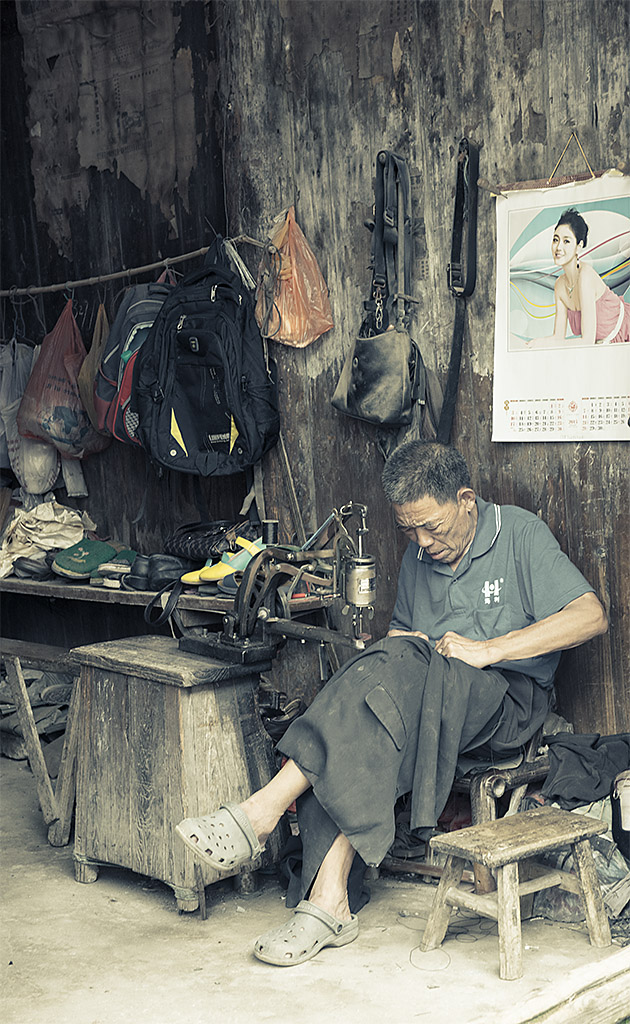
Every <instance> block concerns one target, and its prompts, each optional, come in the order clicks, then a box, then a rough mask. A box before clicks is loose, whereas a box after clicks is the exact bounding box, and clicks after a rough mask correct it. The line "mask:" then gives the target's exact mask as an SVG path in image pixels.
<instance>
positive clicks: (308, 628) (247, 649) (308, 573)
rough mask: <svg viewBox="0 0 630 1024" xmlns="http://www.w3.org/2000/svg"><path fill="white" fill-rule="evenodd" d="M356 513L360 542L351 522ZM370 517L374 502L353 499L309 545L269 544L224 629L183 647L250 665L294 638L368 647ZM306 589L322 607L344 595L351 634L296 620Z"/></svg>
mask: <svg viewBox="0 0 630 1024" xmlns="http://www.w3.org/2000/svg"><path fill="white" fill-rule="evenodd" d="M355 514H356V515H357V516H358V517H359V525H358V527H357V529H356V539H355V538H353V537H352V535H351V534H350V532H349V531H348V529H347V527H346V523H347V522H348V520H349V519H350V518H351V517H352V516H353V515H355ZM366 519H367V508H366V506H365V505H360V504H357V503H355V502H349V503H348V504H346V505H344V506H342V508H340V509H333V510H332V512H331V513H330V515H329V516H328V518H327V519H326V520H325V521H324V522H323V523H322V525H321V526H320V527H319V528H318V529H317V530H316V532H315V533H314V534H313V535H312V536H311V537H310V538H309V539H308V540H307V541H306V543H305V544H303V545H302V547H301V548H292V547H289V546H285V545H280V544H273V543H272V544H268V545H267V546H266V547H265V548H264V549H263V550H262V551H261V552H260V554H258V555H256V556H254V558H252V560H251V561H250V563H249V565H248V566H247V568H246V569H245V570H244V572H243V574H242V579H241V580H240V583H239V585H238V588H237V591H236V596H235V598H234V607H233V610H232V611H230V612H227V613H226V614H225V615H224V616H223V631H222V632H220V633H210V632H209V633H207V634H206V635H205V636H190V635H188V636H185V637H182V638H181V640H180V641H179V647H180V649H181V650H183V651H188V652H189V653H191V654H203V655H206V656H208V657H212V658H216V659H218V660H220V661H228V662H235V663H239V664H243V665H245V664H252V663H254V662H260V661H264V660H267V659H268V658H271V657H273V656H274V655H275V654H276V652H277V651H278V649H279V647H280V646H281V644H282V643H284V641H285V639H286V638H288V637H294V638H297V639H299V640H302V641H306V640H310V641H314V642H315V643H318V644H324V643H338V644H346V645H349V646H350V647H353V648H354V649H355V650H357V651H360V650H363V649H364V647H365V640H366V639H369V634H366V633H365V632H364V627H365V618H366V617H367V618H372V616H373V614H374V598H375V593H376V563H375V560H374V558H373V557H372V555H368V554H366V553H365V537H366V535H367V533H368V528H367V525H366ZM304 589H306V590H307V592H308V593H309V594H311V595H313V596H317V598H318V599H319V601H318V606H319V607H320V608H324V609H326V608H328V607H330V606H331V605H332V604H333V603H334V602H339V601H340V600H343V608H342V615H344V616H346V617H347V621H348V624H349V626H350V631H349V632H348V633H344V632H341V631H337V630H334V629H331V628H329V627H328V626H316V625H310V624H308V623H305V622H300V621H297V620H296V619H293V618H292V616H291V598H292V597H293V596H294V595H296V594H297V593H300V592H301V591H303V590H304Z"/></svg>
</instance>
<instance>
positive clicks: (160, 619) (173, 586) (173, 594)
mask: <svg viewBox="0 0 630 1024" xmlns="http://www.w3.org/2000/svg"><path fill="white" fill-rule="evenodd" d="M183 589H184V584H183V583H182V581H181V580H170V581H169V582H168V583H167V584H166V586H165V587H162V589H161V590H159V591H158V593H157V594H154V595H153V597H152V598H151V600H150V601H149V603H148V605H147V606H146V608H145V609H144V621H145V622H146V623H147V624H148V625H149V626H161V625H163V623H165V622H166V621H167V620H168V619H169V618H170V617H171V615H172V614H173V612H174V610H175V607H176V605H177V602H178V601H179V597H180V594H181V592H182V590H183ZM169 591H170V593H169ZM166 594H168V598H167V600H166V603H165V604H164V607H163V608H162V597H163V596H164V595H166ZM155 608H161V611H160V613H159V615H158V616H157V618H155V619H153V618H151V616H152V614H153V610H154V609H155Z"/></svg>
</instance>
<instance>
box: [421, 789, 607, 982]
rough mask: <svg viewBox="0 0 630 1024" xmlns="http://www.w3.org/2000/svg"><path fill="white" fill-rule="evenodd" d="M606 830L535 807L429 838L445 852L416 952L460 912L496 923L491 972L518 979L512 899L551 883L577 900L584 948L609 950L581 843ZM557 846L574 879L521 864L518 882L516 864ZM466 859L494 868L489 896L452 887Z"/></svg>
mask: <svg viewBox="0 0 630 1024" xmlns="http://www.w3.org/2000/svg"><path fill="white" fill-rule="evenodd" d="M606 830H607V825H606V824H605V823H604V822H602V821H597V820H596V819H594V818H589V817H587V816H586V815H583V814H571V813H570V812H568V811H560V810H556V809H555V808H552V807H540V808H538V809H537V810H534V811H525V812H524V813H523V814H514V815H511V816H509V817H506V818H500V819H499V820H498V821H489V822H486V823H485V824H483V825H474V826H473V827H472V828H463V829H460V830H459V831H457V832H450V833H448V834H445V835H443V836H441V835H440V836H434V837H433V839H431V846H432V848H433V849H435V850H439V851H440V852H441V853H446V854H448V859H447V861H446V865H445V867H444V873H443V875H442V878H441V879H440V884H439V886H438V890H437V892H436V894H435V899H434V901H433V906H432V908H431V913H430V915H429V920H428V922H427V927H426V930H425V932H424V936H423V939H422V942H421V944H420V948H421V949H422V950H423V952H427V951H428V950H430V949H435V948H436V947H437V946H439V945H440V944H441V943H442V941H443V940H444V936H445V935H446V929H447V928H448V922H449V918H450V915H451V907H465V908H467V909H468V910H472V911H474V912H475V913H476V914H480V915H481V916H482V917H490V918H492V919H493V920H495V921H496V922H497V924H498V926H499V974H500V976H501V978H503V980H504V981H512V980H514V979H516V978H520V977H521V976H522V974H523V969H522V964H521V908H520V897H521V896H527V895H528V894H530V893H535V892H538V891H539V890H541V889H550V888H552V887H553V886H556V885H557V886H559V887H560V888H561V889H567V890H568V891H569V892H576V893H579V894H581V895H582V897H583V899H584V904H585V908H586V923H587V926H588V932H589V936H590V940H591V945H593V946H609V945H610V944H611V938H610V927H609V924H608V918H607V916H606V913H605V911H604V905H603V903H602V898H601V893H600V889H599V883H598V880H597V874H596V872H595V864H594V863H593V855H592V852H591V845H590V842H589V837H590V836H595V835H598V834H599V833H601V832H606ZM561 846H570V847H571V850H572V853H573V856H574V860H575V864H576V866H577V870H578V875H577V876H576V875H574V874H572V873H571V872H569V871H560V870H555V869H554V870H552V869H550V868H549V867H548V866H545V865H542V864H535V863H531V862H529V863H528V864H527V865H526V874H527V875H529V876H530V877H529V878H528V879H527V881H523V882H521V883H520V884H519V862H520V861H524V860H527V859H528V858H531V857H535V856H536V855H537V854H541V853H547V852H548V851H550V850H556V849H558V847H561ZM467 860H470V861H473V862H474V863H479V864H484V865H485V866H486V867H488V868H494V869H496V871H497V892H493V893H488V894H487V895H484V896H480V895H478V894H476V893H474V892H470V891H468V890H467V889H460V888H458V887H459V883H460V881H461V877H462V872H463V869H464V864H465V862H466V861H467ZM524 867H525V865H524ZM531 876H534V877H531Z"/></svg>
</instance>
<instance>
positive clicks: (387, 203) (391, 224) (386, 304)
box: [365, 149, 413, 333]
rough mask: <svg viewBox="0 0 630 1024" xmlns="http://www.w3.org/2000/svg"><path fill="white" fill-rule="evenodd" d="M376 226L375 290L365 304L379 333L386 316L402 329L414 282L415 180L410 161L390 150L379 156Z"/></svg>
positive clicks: (373, 250) (373, 283)
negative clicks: (412, 189)
mask: <svg viewBox="0 0 630 1024" xmlns="http://www.w3.org/2000/svg"><path fill="white" fill-rule="evenodd" d="M368 226H369V227H371V228H372V291H371V296H370V300H369V301H368V302H366V303H365V307H366V309H367V310H368V311H372V310H373V311H374V317H375V326H376V330H377V333H380V332H381V330H383V329H384V324H383V319H384V314H385V313H387V315H388V316H387V319H388V320H389V321H391V320H392V319H393V318H394V310H395V318H396V324H397V326H398V327H400V328H402V326H403V322H404V319H405V312H406V311H405V301H404V298H403V295H404V294H409V291H410V284H411V238H412V229H413V223H412V217H411V183H410V178H409V170H408V168H407V162H406V161H405V160H403V158H402V157H400V156H398V154H396V153H392V152H390V151H389V150H387V149H383V150H381V151H380V152H379V154H378V156H377V158H376V176H375V179H374V221H373V222H371V223H369V224H368Z"/></svg>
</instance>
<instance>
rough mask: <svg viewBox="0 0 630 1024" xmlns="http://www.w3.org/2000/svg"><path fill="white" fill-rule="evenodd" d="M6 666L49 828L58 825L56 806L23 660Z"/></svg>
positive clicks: (11, 660)
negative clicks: (23, 673)
mask: <svg viewBox="0 0 630 1024" xmlns="http://www.w3.org/2000/svg"><path fill="white" fill-rule="evenodd" d="M5 664H6V670H7V678H8V680H9V686H10V688H11V693H12V695H13V700H14V702H15V706H16V708H17V713H18V718H19V720H20V728H21V730H22V737H23V739H24V746H25V747H26V753H27V754H28V760H29V764H30V766H31V771H32V772H33V775H34V776H35V782H36V784H37V795H38V797H39V805H40V807H41V809H42V814H43V815H44V821H45V822H46V824H47V825H50V824H51V822H53V821H56V820H57V818H58V814H57V804H56V802H55V794H54V792H53V788H52V783H51V781H50V776H49V774H48V768H47V767H46V761H45V760H44V755H43V753H42V745H41V742H40V739H39V735H38V732H37V728H36V726H35V719H34V717H33V709H32V707H31V702H30V699H29V696H28V690H27V689H26V683H25V682H24V676H23V675H22V668H21V665H20V659H19V658H7V659H6V662H5Z"/></svg>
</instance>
